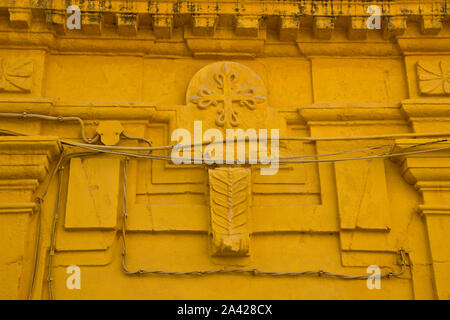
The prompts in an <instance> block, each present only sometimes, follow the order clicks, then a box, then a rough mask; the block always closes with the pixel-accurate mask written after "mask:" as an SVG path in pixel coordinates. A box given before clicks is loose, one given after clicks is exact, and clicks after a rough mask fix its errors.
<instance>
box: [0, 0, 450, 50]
mask: <svg viewBox="0 0 450 320" xmlns="http://www.w3.org/2000/svg"><path fill="white" fill-rule="evenodd" d="M69 4H70V5H77V6H78V7H79V8H80V9H81V13H82V24H83V28H82V29H84V30H83V32H84V33H88V34H91V35H98V34H101V33H102V30H103V28H102V26H103V24H105V23H110V24H112V25H114V27H115V28H116V31H117V33H118V34H120V35H121V36H124V37H134V36H136V34H137V33H138V31H139V29H140V28H142V27H143V28H148V29H151V30H152V34H153V35H154V36H155V37H156V38H157V39H158V38H171V37H172V35H173V32H172V30H173V29H174V28H175V27H182V26H190V28H191V29H192V31H193V33H194V34H195V35H196V36H204V37H212V36H213V35H214V33H215V30H216V28H217V27H218V25H219V24H220V25H223V24H224V23H225V24H229V25H230V26H232V27H233V29H234V32H235V34H236V35H237V36H247V37H258V34H259V30H260V29H261V28H265V27H267V26H268V27H269V28H277V29H278V30H277V31H278V33H279V36H280V39H281V40H282V41H292V40H295V39H296V38H297V34H298V30H299V29H302V28H305V27H307V28H310V29H312V30H313V35H314V37H315V38H317V39H325V40H326V39H330V37H331V33H332V32H333V30H334V29H335V28H337V27H338V26H341V25H342V21H340V22H339V23H338V19H341V18H345V19H344V20H345V21H346V28H347V31H348V37H349V39H364V38H365V37H366V34H367V32H372V31H369V30H368V29H367V27H366V23H365V22H366V20H367V18H368V17H369V16H370V14H368V13H367V8H368V6H370V5H378V6H379V7H380V8H381V10H382V20H383V21H382V29H383V33H384V35H385V38H391V37H394V36H399V35H402V34H403V33H404V32H405V29H406V27H407V22H408V21H417V22H419V23H420V29H421V33H422V34H424V35H436V34H438V33H439V32H440V30H441V29H442V28H443V24H444V23H448V22H449V19H448V18H449V16H450V4H449V1H448V0H422V1H418V0H416V1H414V0H413V1H395V0H391V1H363V0H360V1H349V0H346V1H344V0H335V1H313V0H309V1H304V0H302V1H298V0H297V1H273V0H272V1H268V0H262V1H228V0H225V1H224V0H222V1H220V0H219V1H214V2H213V3H212V2H211V1H206V0H194V1H185V0H179V1H167V0H166V1H139V0H134V1H132V0H130V1H117V0H110V1H100V0H92V1H84V0H75V1H69V2H67V1H66V0H53V1H49V2H48V1H25V0H17V1H14V2H11V1H7V0H0V10H2V9H3V10H5V11H7V12H8V16H9V21H10V25H11V27H12V28H15V29H32V24H33V23H34V22H35V21H38V20H39V19H41V20H44V21H45V23H46V24H47V25H48V26H50V27H51V28H53V29H54V30H56V31H57V32H59V33H64V32H65V29H66V27H65V24H66V23H65V22H66V19H67V17H68V16H69V15H70V14H68V13H66V9H67V6H68V5H69ZM274 19H275V20H274ZM341 20H342V19H341ZM270 21H271V22H270ZM274 21H275V22H276V23H273V22H274ZM71 32H72V31H71Z"/></svg>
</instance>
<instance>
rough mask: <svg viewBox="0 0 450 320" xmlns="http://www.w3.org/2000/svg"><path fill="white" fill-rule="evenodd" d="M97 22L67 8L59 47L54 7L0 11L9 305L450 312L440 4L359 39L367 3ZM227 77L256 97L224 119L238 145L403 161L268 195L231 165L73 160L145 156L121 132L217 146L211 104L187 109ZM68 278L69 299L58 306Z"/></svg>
mask: <svg viewBox="0 0 450 320" xmlns="http://www.w3.org/2000/svg"><path fill="white" fill-rule="evenodd" d="M102 3H103V4H102ZM109 3H110V5H108V6H105V5H104V2H101V1H91V2H89V5H90V6H91V7H89V8H87V5H88V4H86V3H80V2H78V1H74V2H73V4H77V5H79V6H80V8H81V10H82V28H81V30H68V29H67V28H66V27H65V21H66V18H67V16H68V14H66V13H65V9H66V8H65V5H66V1H62V0H61V1H53V2H52V4H51V5H46V4H45V5H44V4H40V3H35V2H26V1H16V2H14V4H11V3H10V2H9V1H3V0H0V129H1V131H0V134H1V135H0V155H1V156H0V243H1V244H2V245H1V248H0V298H1V299H27V298H32V299H49V298H54V299H176V298H178V299H449V298H450V241H449V240H450V239H449V236H448V235H449V233H450V150H449V149H448V148H449V147H450V142H449V141H448V140H447V139H448V138H449V137H450V23H449V21H450V16H449V14H450V11H449V10H450V9H449V8H450V6H449V3H448V1H445V0H429V1H421V2H420V4H405V2H404V1H386V2H378V1H377V2H374V4H375V3H377V4H378V5H380V6H381V7H382V8H383V10H384V12H385V14H383V17H382V29H381V30H368V29H367V27H366V24H365V22H366V20H367V17H368V16H369V15H368V14H367V13H366V9H367V6H368V5H370V3H367V2H366V1H364V2H362V1H361V3H359V2H354V4H352V5H347V4H345V3H344V1H333V2H330V3H328V2H317V1H290V2H280V1H258V2H250V1H239V2H238V3H235V2H225V1H217V6H216V2H214V5H213V4H212V3H208V2H201V1H189V2H188V1H177V2H172V1H167V2H161V1H154V2H150V3H147V2H142V1H137V0H136V1H126V2H124V1H110V2H109ZM87 9H89V12H90V13H89V14H88V13H87V12H86V10H87ZM226 68H230V70H231V71H232V72H234V73H235V75H236V77H237V79H238V80H236V81H237V83H238V85H239V86H242V87H243V88H244V87H247V88H248V87H251V88H254V89H255V92H257V94H258V96H260V97H261V100H260V102H258V103H257V106H256V108H255V109H254V110H251V109H250V108H246V107H245V106H244V107H242V105H241V106H238V105H237V104H234V107H235V108H236V110H238V117H239V124H238V125H237V127H239V128H243V129H248V128H255V129H263V128H277V129H280V136H283V137H348V138H344V139H328V140H320V139H319V140H317V139H316V140H301V141H292V140H284V141H281V142H280V156H282V157H292V156H305V155H314V154H329V153H340V152H346V151H349V150H355V149H358V150H359V149H367V148H372V147H377V146H380V145H383V146H384V147H383V148H378V149H377V148H372V149H370V150H362V151H359V152H353V153H351V154H345V153H344V154H340V155H335V156H331V157H329V158H331V159H338V158H354V157H363V156H371V155H377V154H381V153H388V152H394V153H396V154H399V153H400V155H398V156H396V157H380V158H371V159H363V160H357V161H330V162H308V163H298V164H283V165H281V166H280V170H279V173H278V174H277V175H274V176H262V175H260V166H258V165H248V164H246V165H242V166H237V165H230V166H224V167H226V168H228V169H224V171H223V172H225V173H226V175H228V174H229V175H230V176H232V175H235V176H233V177H235V178H229V179H230V180H227V179H228V178H223V177H222V176H221V174H222V173H223V172H222V173H221V172H220V170H219V171H218V168H216V167H215V166H207V165H204V164H202V165H174V164H172V163H169V162H167V161H160V160H150V159H136V158H132V157H131V158H129V159H128V160H127V161H125V160H124V157H122V156H118V155H113V154H107V153H106V154H105V153H103V154H95V155H93V154H90V155H86V154H78V153H79V152H88V151H89V150H85V149H81V148H77V147H73V146H70V145H68V144H66V143H65V142H67V141H69V142H78V143H89V142H92V144H94V145H104V144H106V145H115V144H117V145H119V146H140V147H146V146H147V144H146V143H145V142H144V141H142V140H132V139H127V138H126V137H125V136H122V137H121V138H120V139H118V137H119V135H120V132H122V131H123V132H124V133H125V134H126V135H128V136H133V137H141V138H145V139H147V140H149V141H151V142H152V144H153V146H162V145H168V144H171V143H173V141H170V135H171V132H172V131H173V130H174V129H176V128H186V129H188V130H190V131H191V132H192V130H193V123H194V120H202V121H203V124H204V128H203V130H206V129H208V128H218V129H219V130H224V129H225V127H226V126H223V127H221V126H219V125H217V123H216V122H215V119H216V117H217V114H218V111H220V106H221V103H218V104H217V105H216V106H215V107H213V106H211V107H210V108H206V109H201V108H199V107H198V102H196V100H195V97H196V94H198V92H199V90H201V89H203V88H208V89H214V90H216V91H217V90H218V89H220V88H218V87H217V80H215V77H216V75H217V74H218V73H220V72H223V73H226V72H227V71H224V70H225V69H226ZM217 92H218V91H217ZM24 113H25V114H24ZM30 114H33V115H39V116H33V115H30ZM58 117H60V118H58ZM68 117H72V118H68ZM73 117H77V118H73ZM80 122H81V123H82V124H83V126H81V125H80ZM24 134H25V135H24ZM83 134H84V135H85V136H86V137H87V138H92V137H98V138H97V139H94V141H87V139H86V140H83V136H82V135H83ZM99 134H103V135H102V136H101V139H99V137H100V136H99ZM357 136H359V137H360V136H370V137H369V138H365V139H352V137H357ZM116 142H117V143H116ZM418 144H419V145H418ZM437 149H439V150H437ZM90 151H92V150H90ZM411 151H420V152H416V153H414V152H413V153H411ZM141 153H142V152H141ZM153 155H169V153H168V152H167V150H165V151H153ZM125 165H126V175H125V173H124V169H125ZM230 168H233V169H230ZM238 168H240V169H238ZM208 170H210V171H208ZM217 177H219V178H217ZM241 178H242V179H243V181H244V180H245V188H244V189H242V190H244V191H232V193H233V194H235V195H236V197H243V199H244V200H243V203H244V206H245V210H244V217H245V219H244V220H243V225H244V227H245V228H244V229H243V230H244V231H243V232H241V231H239V232H238V231H236V233H237V234H238V236H236V237H237V239H238V240H237V241H243V242H239V243H240V244H241V246H240V247H239V249H232V250H231V251H232V253H229V254H228V255H223V254H224V252H227V251H226V250H228V249H223V248H222V249H220V248H218V247H217V243H216V242H215V240H216V237H217V239H219V240H221V239H222V238H221V236H217V235H216V232H217V230H218V227H217V226H216V225H215V224H214V212H215V211H214V210H215V203H217V202H220V201H221V198H220V195H218V194H216V193H215V192H216V191H217V188H219V189H220V186H219V185H220V184H221V183H223V181H225V183H231V184H232V181H233V179H241ZM214 179H216V180H214ZM217 179H218V180H217ZM221 179H222V180H223V181H222V180H221ZM221 181H222V182H221ZM230 181H231V182H230ZM124 190H126V195H125V198H126V206H124V203H125V201H124ZM125 209H126V210H125ZM218 210H219V209H218ZM124 211H126V212H127V218H126V227H125V228H124V219H123V212H124ZM238 229H239V228H236V230H238ZM239 230H240V229H239ZM124 232H125V233H126V236H125V237H126V249H127V250H126V255H125V256H124V254H123V252H124V251H123V250H124V247H123V240H124ZM247 240H248V241H247ZM233 241H234V240H233ZM246 241H247V242H246ZM233 243H234V244H236V242H233ZM221 250H222V251H221ZM400 250H402V252H404V260H402V259H401V255H400V254H399V252H400ZM221 254H222V255H221ZM124 262H125V263H126V267H127V270H129V271H137V270H153V271H155V270H157V271H166V272H169V273H170V272H181V273H183V272H191V271H208V270H222V269H224V270H230V269H239V270H253V269H257V270H260V271H273V272H278V273H285V272H301V271H306V270H310V271H320V270H321V271H325V272H332V273H337V274H343V275H349V276H353V275H368V273H367V272H366V268H367V266H369V265H378V266H380V267H381V270H382V272H383V273H389V272H393V273H397V272H400V271H401V270H402V269H403V272H402V273H401V275H399V276H398V277H390V278H384V279H382V280H381V289H379V290H377V289H373V290H369V289H368V287H367V285H366V281H365V280H348V279H341V278H335V277H330V276H329V275H327V274H321V276H319V275H317V274H312V275H302V276H273V275H260V274H252V273H226V274H204V275H192V274H187V275H180V274H144V273H143V274H133V275H130V274H126V273H125V272H124V267H123V263H124ZM72 265H76V266H79V267H80V270H81V288H80V289H79V290H77V289H72V290H70V289H68V287H67V283H66V281H67V279H68V277H70V274H68V273H67V267H68V266H72Z"/></svg>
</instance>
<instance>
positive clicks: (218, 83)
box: [189, 62, 266, 128]
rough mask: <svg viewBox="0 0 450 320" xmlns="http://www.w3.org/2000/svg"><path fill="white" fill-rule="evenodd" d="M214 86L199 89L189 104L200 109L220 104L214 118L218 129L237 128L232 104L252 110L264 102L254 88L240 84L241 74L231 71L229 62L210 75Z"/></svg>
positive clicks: (237, 123)
mask: <svg viewBox="0 0 450 320" xmlns="http://www.w3.org/2000/svg"><path fill="white" fill-rule="evenodd" d="M212 78H213V79H214V86H212V87H201V88H199V89H198V91H197V93H196V94H195V95H194V96H191V97H190V98H189V102H191V103H194V104H196V105H197V107H198V108H200V109H206V108H209V107H216V106H217V105H218V104H221V107H220V109H219V110H218V114H219V115H218V116H217V118H216V121H215V123H216V125H217V126H219V127H226V128H227V127H237V126H238V125H239V124H240V119H239V116H238V111H237V110H236V109H235V107H234V104H236V103H237V104H238V105H239V106H241V107H245V108H247V109H248V110H254V109H255V108H256V105H258V104H261V103H263V102H265V101H266V97H265V96H263V95H259V94H257V93H256V90H255V88H253V87H247V86H245V85H244V84H243V83H242V82H241V74H239V73H238V72H236V71H232V70H231V68H230V63H229V62H223V63H222V66H221V69H220V71H217V72H215V73H214V74H213V75H212Z"/></svg>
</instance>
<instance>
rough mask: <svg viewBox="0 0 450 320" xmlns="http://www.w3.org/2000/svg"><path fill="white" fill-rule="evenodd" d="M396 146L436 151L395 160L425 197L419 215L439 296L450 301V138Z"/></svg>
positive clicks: (400, 142) (399, 150)
mask: <svg viewBox="0 0 450 320" xmlns="http://www.w3.org/2000/svg"><path fill="white" fill-rule="evenodd" d="M438 141H439V142H438ZM418 144H420V145H419V146H418ZM395 145H396V148H395V152H396V153H404V152H410V151H427V150H436V151H432V152H426V153H415V154H409V155H403V156H399V157H398V158H396V159H395V161H397V162H399V163H400V165H401V170H402V175H403V177H404V179H405V180H406V181H407V182H408V183H410V184H412V185H414V187H415V188H416V189H417V190H418V191H419V193H420V195H421V197H422V204H420V205H419V206H418V212H419V213H420V214H421V215H422V216H423V217H424V219H425V223H426V228H427V233H428V241H429V246H430V252H431V258H432V263H433V272H434V277H433V280H434V288H435V291H436V296H437V298H439V299H449V298H450V241H449V232H450V138H447V139H446V138H433V139H404V140H403V139H402V140H396V144H395ZM437 149H441V150H437Z"/></svg>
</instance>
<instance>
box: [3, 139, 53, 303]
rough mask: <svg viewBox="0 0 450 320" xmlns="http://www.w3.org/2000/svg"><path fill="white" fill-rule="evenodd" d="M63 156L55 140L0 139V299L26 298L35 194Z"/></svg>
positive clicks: (35, 204) (35, 206)
mask: <svg viewBox="0 0 450 320" xmlns="http://www.w3.org/2000/svg"><path fill="white" fill-rule="evenodd" d="M60 152H61V145H60V144H59V142H58V140H57V138H53V137H29V136H27V137H22V136H21V137H9V136H8V137H4V136H1V137H0V242H1V244H2V250H0V266H1V267H0V283H2V285H1V289H0V299H20V298H23V297H22V296H21V295H20V293H21V291H22V287H21V285H20V284H21V279H23V272H24V271H23V266H24V264H25V263H24V260H26V259H29V257H26V248H27V247H28V246H30V245H31V244H29V243H27V240H28V239H29V237H28V232H29V228H31V226H30V223H31V215H32V214H33V213H34V212H35V210H36V209H37V203H36V202H35V199H34V193H35V191H36V189H37V187H38V186H39V184H40V183H41V182H42V181H43V180H44V179H45V178H46V176H47V175H48V174H49V168H50V166H51V165H52V162H53V161H55V160H56V158H57V156H58V155H59V154H60Z"/></svg>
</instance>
